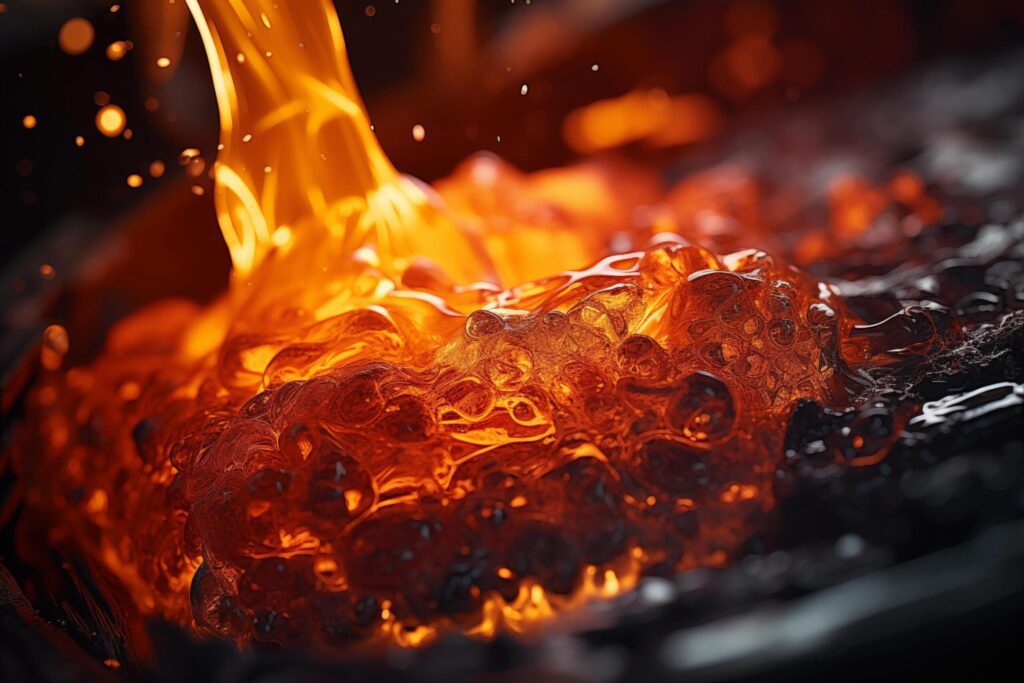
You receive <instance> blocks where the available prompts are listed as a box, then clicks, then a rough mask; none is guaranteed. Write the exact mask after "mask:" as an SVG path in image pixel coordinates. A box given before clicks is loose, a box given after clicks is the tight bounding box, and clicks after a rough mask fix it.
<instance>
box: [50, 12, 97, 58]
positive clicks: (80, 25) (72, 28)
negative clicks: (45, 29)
mask: <svg viewBox="0 0 1024 683" xmlns="http://www.w3.org/2000/svg"><path fill="white" fill-rule="evenodd" d="M95 37H96V31H95V30H94V29H93V27H92V24H91V23H89V20H88V19H83V18H81V17H75V18H74V19H68V20H67V21H65V22H64V24H63V26H61V27H60V32H59V33H58V34H57V44H58V45H60V49H62V50H64V52H66V53H68V54H69V55H80V54H82V53H83V52H85V51H86V50H88V49H89V48H90V47H92V41H93V39H95Z"/></svg>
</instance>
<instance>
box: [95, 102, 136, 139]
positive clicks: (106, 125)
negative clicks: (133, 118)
mask: <svg viewBox="0 0 1024 683" xmlns="http://www.w3.org/2000/svg"><path fill="white" fill-rule="evenodd" d="M127 123H128V118H127V117H126V116H125V113H124V109H121V107H119V106H117V105H116V104H108V105H107V106H105V107H103V108H102V109H100V110H99V111H98V112H96V128H97V129H98V130H99V131H100V132H101V133H103V134H104V135H106V136H107V137H108V138H116V137H117V136H118V135H120V134H121V133H122V132H124V128H125V125H126V124H127Z"/></svg>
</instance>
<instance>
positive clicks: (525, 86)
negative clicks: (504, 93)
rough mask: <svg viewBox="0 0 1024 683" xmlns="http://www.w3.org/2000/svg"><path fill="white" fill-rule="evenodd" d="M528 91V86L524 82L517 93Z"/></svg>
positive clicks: (521, 93) (523, 93) (522, 93)
mask: <svg viewBox="0 0 1024 683" xmlns="http://www.w3.org/2000/svg"><path fill="white" fill-rule="evenodd" d="M528 92H530V86H528V85H526V84H525V83H523V85H522V87H521V88H519V94H520V95H525V94H526V93H528Z"/></svg>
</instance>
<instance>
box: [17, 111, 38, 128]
mask: <svg viewBox="0 0 1024 683" xmlns="http://www.w3.org/2000/svg"><path fill="white" fill-rule="evenodd" d="M37 123H39V122H38V121H37V120H36V117H35V116H32V114H26V115H25V117H24V118H23V119H22V120H21V125H23V126H25V127H26V128H28V129H29V130H32V129H33V128H35V127H36V124H37Z"/></svg>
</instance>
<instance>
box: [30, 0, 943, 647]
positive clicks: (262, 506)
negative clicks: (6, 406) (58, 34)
mask: <svg viewBox="0 0 1024 683" xmlns="http://www.w3.org/2000/svg"><path fill="white" fill-rule="evenodd" d="M188 4H189V7H190V9H191V10H192V13H193V16H194V17H195V19H196V22H197V23H198V26H199V28H200V31H201V33H202V36H203V39H204V41H205V43H206V47H207V50H208V53H209V57H210V62H211V65H212V71H213V78H214V84H215V86H216V92H217V95H218V99H219V103H220V109H221V130H222V144H223V150H222V152H221V154H220V155H219V159H218V161H217V164H216V166H215V169H214V172H215V179H216V200H217V209H218V213H219V218H220V224H221V227H222V229H223V232H224V236H225V240H226V241H227V244H228V246H229V248H230V251H231V255H232V259H233V261H234V278H233V282H232V285H231V288H230V291H229V292H228V293H226V294H225V295H224V296H223V297H222V298H221V299H220V300H219V301H218V302H216V303H215V304H214V305H212V306H211V307H209V308H207V309H204V310H200V309H198V308H196V307H195V306H193V305H191V304H186V303H182V302H167V303H163V304H159V305H157V306H153V307H151V308H149V309H147V310H145V311H142V312H140V313H138V314H136V315H134V316H132V317H130V318H128V319H126V320H124V321H122V322H121V323H119V324H118V325H117V326H116V327H115V328H114V329H113V330H112V331H111V333H110V336H109V341H108V344H107V348H106V350H105V352H104V354H103V355H102V357H101V358H99V359H98V360H97V361H96V362H95V363H94V364H93V365H91V366H89V367H85V368H74V369H71V370H68V371H67V372H66V373H60V372H58V371H56V370H54V369H53V368H56V367H59V365H60V357H61V355H62V354H61V353H60V348H56V349H55V348H51V347H50V346H47V347H46V352H47V353H48V354H49V356H48V357H49V358H50V364H49V365H48V366H47V367H50V368H51V370H50V371H49V372H47V373H45V374H44V377H43V379H42V380H41V382H40V383H39V385H38V387H37V388H36V389H35V391H34V393H33V395H32V398H31V399H30V401H31V405H30V410H31V415H32V419H33V420H34V425H35V429H34V431H33V433H32V436H31V439H34V440H33V441H32V442H31V444H25V445H23V446H22V447H21V449H20V451H19V453H18V466H19V471H20V472H21V474H22V477H23V480H24V481H26V482H28V486H29V488H28V491H27V501H28V504H29V506H30V507H31V508H33V509H34V510H35V511H36V512H37V514H38V515H41V516H42V519H43V520H45V521H44V522H43V524H44V525H45V528H46V539H45V540H46V542H47V543H48V544H52V545H55V546H57V547H61V548H73V549H75V550H76V551H78V552H80V553H83V554H84V555H85V556H86V557H87V558H88V560H89V562H90V563H91V565H92V566H93V567H94V569H96V570H97V571H99V572H102V573H103V574H105V575H110V576H112V577H113V578H114V579H116V582H117V583H118V584H119V585H120V586H123V590H120V589H118V590H117V591H112V592H111V596H112V597H111V599H112V600H115V601H116V600H117V598H116V596H117V595H122V594H123V595H124V596H126V598H122V599H121V601H120V603H119V606H120V608H121V609H122V610H123V611H125V612H135V611H137V612H138V613H139V614H142V615H160V616H163V617H166V618H168V619H171V620H173V621H176V622H179V623H188V622H189V621H190V620H193V619H194V623H195V625H196V626H197V627H198V628H200V629H204V630H209V631H213V632H217V633H220V634H223V635H225V636H228V637H231V638H233V639H235V640H237V641H239V642H246V641H251V640H258V641H271V642H275V643H279V644H283V645H319V646H325V647H328V648H337V647H341V646H344V645H346V644H348V643H351V642H353V641H359V640H367V639H373V638H375V637H379V636H385V637H391V638H394V639H395V640H397V641H398V642H400V643H403V644H411V645H414V644H418V643H420V642H423V641H425V640H426V639H428V638H430V637H432V636H433V635H434V634H436V633H438V632H439V631H443V630H448V629H456V630H460V631H462V632H465V633H469V634H478V635H483V636H486V635H490V634H493V633H494V632H495V631H496V630H497V629H500V628H508V629H511V630H522V629H523V628H525V627H526V626H527V625H528V624H529V623H531V622H533V621H536V620H538V619H541V618H543V617H547V616H549V615H551V614H552V613H554V612H556V611H558V610H562V609H566V608H568V607H571V606H573V605H576V604H578V603H580V602H582V601H584V600H586V599H588V598H590V597H593V596H611V595H615V594H617V593H619V592H620V591H623V590H625V589H628V588H629V587H631V586H632V585H633V584H634V583H635V581H636V580H637V578H638V577H639V576H640V575H642V574H643V573H655V572H663V573H671V572H675V571H678V570H680V569H683V568H687V567H693V566H699V565H720V564H723V563H725V562H727V561H728V560H729V559H730V558H731V557H732V556H733V555H734V553H735V552H736V551H737V549H738V546H739V545H740V544H741V543H742V542H743V541H744V540H745V539H746V538H747V536H748V535H749V533H750V531H751V528H752V526H753V524H754V521H755V520H756V518H757V517H758V516H759V515H760V514H762V513H763V511H764V510H766V509H769V508H771V507H772V506H773V504H774V501H773V498H772V493H771V491H772V489H771V478H772V476H773V473H774V471H775V467H776V465H777V464H778V462H779V460H780V459H781V457H782V455H781V454H782V435H783V431H784V425H785V423H786V419H787V417H788V415H789V414H790V412H791V411H792V410H793V407H794V405H795V404H796V401H797V400H798V399H800V398H811V399H814V400H815V401H818V402H819V403H821V404H824V405H826V406H832V407H846V406H849V405H850V404H851V402H852V401H853V399H852V398H851V396H853V391H852V387H853V380H852V379H851V377H854V376H855V375H856V371H857V370H859V369H863V368H865V367H868V366H870V365H871V364H874V363H880V362H883V361H882V360H880V354H882V353H883V351H884V350H885V349H887V348H892V346H891V345H890V346H885V345H884V344H882V343H881V342H877V341H876V340H875V336H872V335H871V334H867V335H864V334H859V333H858V334H854V332H853V328H854V325H855V324H856V323H858V322H859V321H858V320H856V319H855V317H854V316H853V315H852V314H851V313H850V312H849V311H848V310H847V309H846V307H845V306H844V304H843V302H842V301H841V300H840V299H839V297H838V295H837V293H836V291H835V290H834V289H833V288H832V287H830V286H829V285H826V284H823V283H820V282H817V281H814V280H813V279H811V278H809V277H808V276H806V275H804V274H802V273H801V272H799V271H798V270H796V269H795V268H793V267H791V266H789V265H787V264H786V263H783V262H782V261H780V260H778V259H776V258H773V257H772V256H770V255H768V254H766V253H764V252H761V251H753V250H748V251H740V252H736V253H732V254H729V255H726V256H716V255H715V254H713V253H711V252H710V251H708V250H705V249H704V248H701V247H698V246H694V244H691V243H690V242H688V241H687V240H685V239H683V238H682V237H680V236H679V235H678V234H676V232H678V231H683V232H685V233H686V234H688V235H689V236H690V237H691V238H694V237H700V230H698V229H695V228H692V226H691V225H690V221H691V220H692V219H693V218H694V216H696V215H698V213H699V211H700V210H702V209H709V208H711V209H713V208H715V206H716V205H717V203H719V202H726V201H730V202H733V204H734V205H737V206H739V209H740V214H741V215H740V218H742V199H743V197H744V192H745V188H744V186H743V185H742V182H740V185H738V186H737V185H736V184H732V185H729V187H728V188H727V189H726V190H724V192H723V191H720V188H719V187H718V186H716V184H715V183H718V182H720V181H721V180H722V179H721V178H698V179H696V180H695V179H691V180H689V181H686V183H689V184H686V183H684V184H683V185H681V186H680V187H678V188H676V189H675V190H674V191H673V193H672V194H671V195H670V196H669V197H667V198H662V197H660V196H659V195H658V191H657V189H656V185H655V184H654V183H653V182H649V179H648V178H647V177H646V176H644V175H643V174H640V173H639V172H636V173H634V172H630V173H629V175H625V176H624V175H622V174H621V173H619V174H618V175H615V174H609V173H608V172H607V169H604V170H602V169H599V168H592V167H579V168H570V169H565V170H559V171H549V172H545V173H540V174H536V175H533V176H523V175H521V174H519V173H517V172H516V171H514V170H513V169H510V168H508V167H506V166H504V165H503V164H502V163H501V162H499V161H497V160H495V159H492V158H478V159H475V160H472V161H470V162H467V164H465V165H464V166H463V167H462V168H461V169H460V170H459V171H458V172H457V173H456V174H455V176H454V177H453V178H452V179H450V180H448V181H445V182H443V183H442V184H440V185H439V187H438V192H439V193H440V196H438V194H435V193H434V191H433V190H431V189H430V188H427V187H425V186H423V185H421V184H419V183H417V182H416V181H414V180H412V179H410V178H407V177H404V176H402V175H400V174H398V173H397V172H396V171H395V170H394V168H393V167H392V166H391V164H390V163H389V161H388V160H387V159H386V158H385V156H384V154H383V152H382V151H381V149H380V147H379V145H378V143H377V141H376V139H375V138H374V135H373V133H372V131H371V129H370V125H369V121H368V119H367V115H366V112H365V110H364V108H363V105H362V103H361V101H360V99H359V96H358V93H357V90H356V86H355V83H354V81H353V78H352V75H351V73H350V70H349V66H348V63H347V60H346V58H345V50H344V41H343V37H342V33H341V28H340V25H339V23H338V19H337V17H336V15H335V14H334V10H333V7H332V5H331V3H330V2H328V1H327V0H316V1H315V2H314V1H313V0H310V1H309V2H302V3H297V2H292V3H284V2H270V1H269V0H235V1H233V2H226V1H225V0H188ZM607 106H610V105H607ZM602 111H603V110H602ZM593 116H594V115H591V118H593ZM586 120H589V119H581V121H586ZM580 130H581V131H584V132H585V130H586V127H585V126H583V127H581V128H580ZM644 130H645V131H646V130H647V129H646V128H644ZM604 132H605V133H606V134H608V135H612V134H613V132H612V131H604ZM580 134H583V133H580ZM625 134H626V133H624V135H625ZM630 134H631V133H630ZM644 134H645V135H646V134H647V133H646V132H645V133H644ZM613 137H614V135H613ZM580 144H585V143H582V142H581V143H580ZM620 171H621V170H620ZM627 178H628V179H630V182H628V183H624V182H623V180H624V179H627ZM695 183H696V184H695ZM896 191H898V192H902V193H904V194H906V193H910V194H913V195H914V197H913V199H914V200H915V201H922V202H923V201H925V198H923V197H922V196H921V193H920V191H919V188H917V187H916V186H913V183H909V184H908V182H903V183H902V184H901V185H900V187H899V188H897V190H896ZM858 192H861V188H858V187H856V186H853V185H851V186H844V187H843V188H841V189H840V190H839V191H837V194H836V198H835V202H836V206H837V209H836V211H837V212H838V215H840V216H841V217H842V218H841V225H840V230H841V234H847V233H849V232H850V231H856V230H857V229H858V226H861V227H862V226H863V225H864V224H865V222H866V220H869V219H870V215H868V217H867V218H865V214H864V212H865V211H867V212H869V213H870V211H872V210H874V209H873V208H872V207H873V206H874V204H873V203H865V202H859V201H858V199H857V197H858V196H860V195H858V194H857V193H858ZM879 201H883V202H884V201H889V199H888V198H887V196H886V197H885V198H882V199H880V200H879ZM655 202H660V203H661V205H663V206H664V207H665V209H664V212H665V213H664V215H662V216H660V217H659V218H656V219H652V220H651V221H650V222H649V223H648V224H647V225H646V227H644V228H642V229H630V230H624V229H623V226H625V225H628V224H629V223H630V221H629V214H630V212H631V211H632V210H633V208H634V207H635V206H637V205H639V204H648V205H653V204H654V203H655ZM752 222H756V220H755V221H752ZM832 247H833V245H829V244H825V243H821V242H820V241H819V242H813V241H812V242H809V243H808V244H806V245H801V251H800V253H802V254H804V257H805V258H806V259H808V260H809V259H812V258H814V257H815V256H817V255H820V254H821V253H826V252H827V251H828V249H829V248H832ZM616 252H619V253H616ZM623 252H624V253H623ZM610 253H611V254H614V255H611V256H609V255H608V254H610ZM588 264H593V265H588ZM553 273H554V275H552V274H553ZM914 315H917V316H924V317H925V319H926V320H928V321H931V317H929V316H930V313H929V312H928V311H921V312H916V313H914ZM915 320H916V318H915ZM937 324H938V323H935V325H937ZM935 325H933V327H932V328H929V329H928V333H927V335H926V336H927V337H928V338H932V337H935V338H937V335H938V334H939V333H943V329H936V328H935ZM886 329H887V330H888V328H886ZM944 329H949V330H952V331H953V332H954V333H955V324H954V325H952V326H948V327H947V328H944ZM886 335H887V336H886V339H888V340H890V341H893V343H894V344H895V342H896V341H899V342H900V343H899V344H898V345H899V346H902V347H908V346H909V345H910V344H912V343H914V342H915V340H918V339H919V338H920V337H913V335H911V334H910V333H909V332H908V333H907V334H904V335H903V336H900V335H898V334H897V335H895V336H896V337H898V339H896V338H895V337H894V336H893V334H891V333H890V332H886ZM907 340H909V341H907ZM904 342H906V343H904ZM58 346H60V345H58ZM66 347H67V344H66V340H65V343H64V345H63V347H62V348H63V349H64V350H65V351H66ZM54 358H56V361H54ZM898 419H899V418H898V417H897V418H890V419H889V420H888V421H886V420H881V421H879V420H877V419H876V420H865V421H863V422H862V423H855V425H854V430H853V431H852V433H851V435H850V437H849V443H850V444H851V445H850V446H849V449H848V450H849V451H850V452H847V453H844V454H843V457H844V458H845V459H846V460H849V459H852V460H853V462H854V463H855V464H856V463H858V462H864V463H868V462H872V461H874V460H877V459H878V458H880V457H882V456H883V455H884V453H885V449H886V447H887V446H888V445H889V444H890V443H891V441H892V439H893V437H894V435H895V434H896V433H897V432H898V426H899V425H898V424H897V422H898ZM837 457H839V456H838V455H837ZM27 535H28V534H26V538H25V539H23V540H24V541H25V543H26V546H28V545H31V544H30V543H28V541H29V539H28V538H27Z"/></svg>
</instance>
